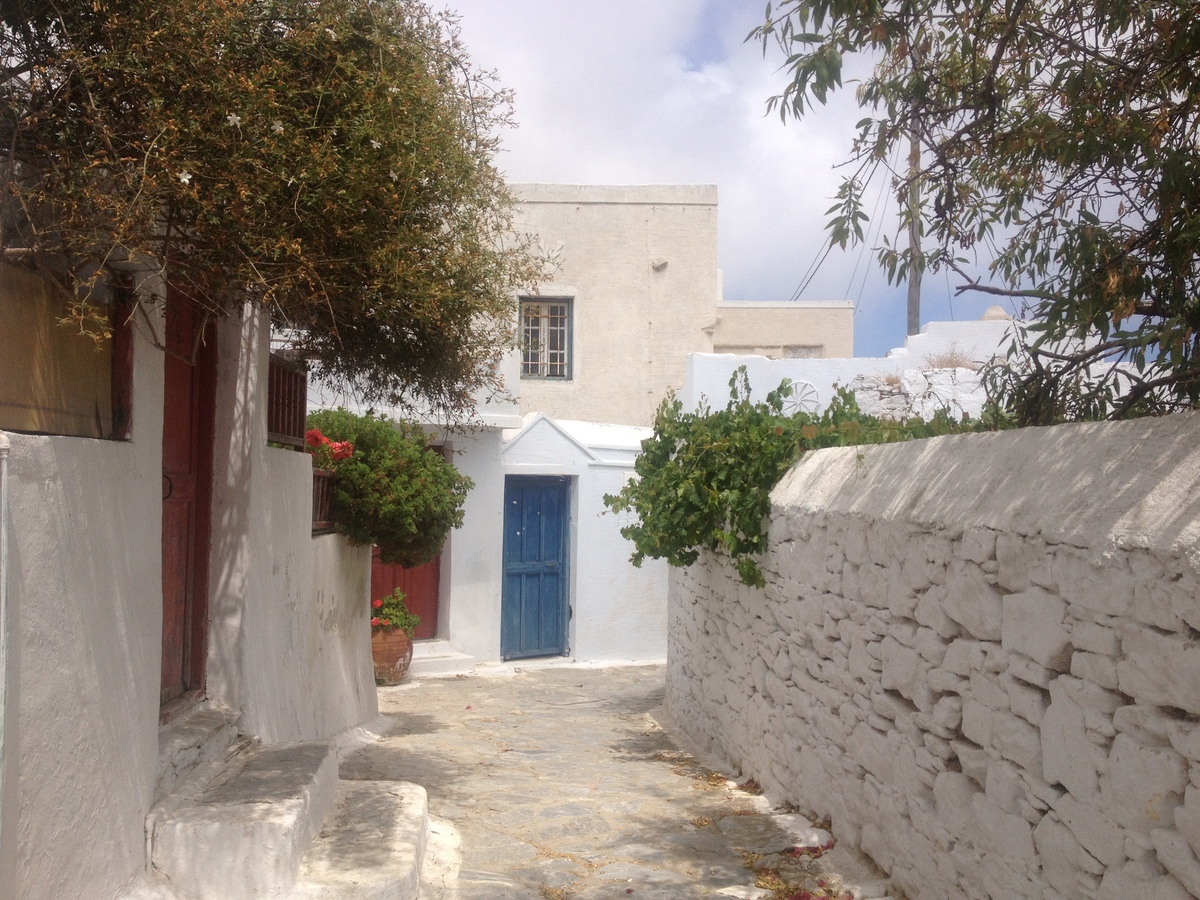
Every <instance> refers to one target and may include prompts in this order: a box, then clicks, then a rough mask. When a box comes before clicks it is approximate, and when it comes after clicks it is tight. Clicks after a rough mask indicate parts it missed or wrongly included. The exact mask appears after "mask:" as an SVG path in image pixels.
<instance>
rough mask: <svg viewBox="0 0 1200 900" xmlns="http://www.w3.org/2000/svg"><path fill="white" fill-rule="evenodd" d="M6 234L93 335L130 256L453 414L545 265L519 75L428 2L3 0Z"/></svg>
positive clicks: (352, 376) (0, 225) (403, 399)
mask: <svg viewBox="0 0 1200 900" xmlns="http://www.w3.org/2000/svg"><path fill="white" fill-rule="evenodd" d="M0 19H2V24H0V49H2V51H3V53H2V58H3V60H4V66H5V69H6V78H5V79H4V82H3V85H2V86H0V179H2V187H3V193H2V195H0V200H2V208H0V229H2V231H0V245H2V248H3V252H4V259H5V260H6V261H9V262H19V263H21V264H25V265H29V266H31V267H34V268H36V269H37V270H38V271H40V272H42V273H43V274H44V275H46V277H48V278H50V279H52V280H53V281H54V283H56V284H58V285H59V286H60V287H61V288H62V289H63V291H64V292H65V293H66V295H67V296H69V297H70V298H71V303H70V318H71V319H72V320H73V321H74V323H75V324H76V325H77V326H78V327H81V328H84V329H90V330H93V331H96V332H98V333H102V332H103V331H104V329H106V328H107V323H108V316H107V312H106V311H105V310H104V309H103V308H102V302H101V301H102V300H103V286H104V285H105V284H106V283H107V282H108V281H109V280H110V278H111V275H112V273H113V272H114V271H120V270H122V269H125V268H128V266H129V265H130V264H131V263H134V264H139V265H143V266H146V265H151V266H153V267H155V268H156V269H159V270H161V271H162V273H163V275H164V277H165V278H166V279H167V280H168V281H169V283H170V285H171V288H172V289H173V290H174V291H176V292H179V293H181V294H184V295H186V296H188V297H190V298H192V299H193V300H194V301H196V302H198V303H200V304H201V305H202V306H203V307H204V308H206V309H208V310H210V311H211V312H213V313H214V314H216V315H228V314H230V313H232V312H235V311H238V310H240V309H241V308H242V306H243V305H244V304H245V303H246V302H248V301H249V302H254V303H260V304H263V305H265V306H266V307H268V308H269V309H270V311H271V315H272V318H273V321H274V322H275V323H276V326H277V327H279V328H283V329H287V330H288V331H289V333H290V334H291V335H292V336H293V337H294V339H295V343H296V345H297V347H298V349H300V350H301V351H303V352H304V353H305V354H306V355H308V356H309V358H310V360H311V362H312V365H313V368H314V369H315V370H316V372H317V373H318V374H319V375H322V376H324V377H327V378H332V379H337V380H339V381H344V382H347V383H348V386H349V387H351V388H352V389H354V390H356V391H357V392H358V394H359V395H360V396H361V397H363V398H364V399H365V400H368V401H382V402H389V403H395V404H398V405H401V406H410V407H411V406H414V405H417V404H420V405H422V406H426V407H432V408H433V409H435V410H437V411H441V412H448V413H461V412H463V410H465V409H467V408H468V407H469V405H470V397H471V393H472V391H474V390H475V389H477V388H479V387H481V386H483V385H485V384H487V383H489V382H491V381H492V380H493V379H494V378H495V375H494V373H493V366H492V363H493V361H494V359H495V357H496V355H497V354H498V353H499V352H500V351H501V350H502V349H503V348H504V347H506V346H507V345H508V344H509V343H510V342H511V333H510V332H511V322H512V321H513V314H512V309H511V304H512V297H513V292H514V288H518V287H520V286H522V285H524V284H527V283H529V282H530V281H531V280H532V276H533V273H534V266H533V264H532V258H531V255H530V254H529V252H528V244H527V242H524V241H522V240H519V239H516V238H514V237H513V236H512V232H511V219H510V205H511V202H512V201H511V198H510V195H509V194H508V191H507V189H506V187H505V185H504V183H503V180H502V178H501V176H500V174H499V172H498V171H497V170H496V168H495V166H494V164H493V157H494V154H495V152H496V149H497V139H498V138H497V132H498V129H499V128H501V127H503V126H505V125H507V124H510V116H511V107H510V104H509V99H510V98H509V95H508V94H507V93H506V92H505V91H502V90H500V89H499V88H498V87H497V86H496V84H495V81H494V78H493V76H492V75H491V74H490V73H486V72H481V71H479V70H477V69H476V68H474V67H473V66H472V65H471V64H470V62H469V59H468V57H467V54H466V52H465V50H464V48H463V46H462V44H461V42H460V40H459V34H458V30H457V26H456V23H455V21H454V19H453V18H452V17H449V16H447V15H444V14H442V15H437V14H434V13H432V12H431V11H430V10H429V9H428V8H427V7H426V6H425V5H424V4H423V3H421V2H419V0H398V2H389V3H380V2H375V0H272V2H265V0H193V2H189V3H186V4H175V3H162V2H159V0H55V2H39V0H2V2H0Z"/></svg>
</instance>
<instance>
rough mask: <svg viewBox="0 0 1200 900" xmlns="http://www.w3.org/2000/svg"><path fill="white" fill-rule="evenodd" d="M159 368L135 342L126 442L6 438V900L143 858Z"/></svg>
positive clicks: (117, 870)
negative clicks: (131, 437) (130, 419)
mask: <svg viewBox="0 0 1200 900" xmlns="http://www.w3.org/2000/svg"><path fill="white" fill-rule="evenodd" d="M159 331H160V333H161V327H160V328H159ZM161 372H162V356H161V354H160V353H158V351H156V350H154V349H153V348H152V347H150V346H149V344H147V343H146V342H144V341H137V342H136V343H135V347H134V384H133V422H134V429H135V431H134V438H135V439H134V440H133V441H130V442H113V441H101V440H91V439H86V438H69V437H44V436H35V435H23V434H10V435H9V437H10V439H11V441H12V455H11V457H10V459H9V476H10V479H11V483H10V488H9V515H10V520H9V548H8V549H9V557H8V561H9V571H8V590H9V597H8V601H9V607H8V608H9V615H10V617H11V618H10V621H9V634H10V641H11V644H10V658H9V666H10V672H9V693H8V696H7V705H8V711H9V716H8V722H7V726H6V730H5V746H4V751H5V755H6V762H7V763H8V766H7V772H6V778H5V783H4V785H5V797H4V798H3V802H4V840H5V844H6V845H7V846H6V847H5V848H4V865H2V866H0V896H3V897H6V898H7V897H19V898H23V900H26V898H27V900H35V898H36V900H42V898H45V900H58V898H92V897H96V898H103V897H112V896H114V895H115V894H116V892H117V890H118V889H119V888H120V887H121V886H122V885H123V884H124V883H125V882H126V881H127V880H128V879H129V878H130V877H132V875H133V874H134V873H135V872H137V871H139V870H140V869H141V867H142V860H143V856H144V851H145V816H146V811H147V810H148V809H149V807H150V802H151V800H152V794H153V790H154V779H155V773H156V770H157V765H158V685H159V668H160V663H161V657H162V651H161V647H162V568H161V565H160V547H161V543H162V542H161V536H160V529H161V521H162V515H161V508H162V455H161V445H162V442H161V434H162V409H163V394H162V378H161ZM156 435H157V436H158V437H156ZM148 509H149V510H152V511H153V510H159V511H160V512H158V513H157V515H147V514H146V511H147V510H148ZM14 726H15V727H14ZM14 763H15V765H14Z"/></svg>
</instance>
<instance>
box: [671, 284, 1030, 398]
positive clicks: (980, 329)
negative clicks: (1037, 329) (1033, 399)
mask: <svg viewBox="0 0 1200 900" xmlns="http://www.w3.org/2000/svg"><path fill="white" fill-rule="evenodd" d="M1020 326H1021V323H1019V322H1014V321H1013V320H1012V319H1010V318H1009V317H1008V316H1007V315H1005V314H1004V312H1003V310H1001V309H1000V308H999V307H992V308H991V309H989V310H988V311H987V312H986V313H985V314H984V316H983V318H982V319H980V320H978V321H972V322H930V323H928V324H927V325H925V326H924V327H923V328H922V329H921V333H920V334H916V335H913V336H911V337H909V338H907V339H906V340H905V342H904V346H903V347H899V348H897V349H895V350H892V351H890V352H889V353H888V354H887V356H878V357H852V358H844V359H803V358H799V359H795V358H794V359H768V358H767V357H766V356H762V355H734V354H705V353H694V354H691V355H690V356H689V357H688V362H687V382H686V385H685V386H684V388H683V390H681V391H680V392H679V396H680V399H681V400H682V401H683V405H684V408H685V409H697V408H698V407H699V406H700V405H701V404H702V403H708V405H710V406H712V407H715V408H719V407H723V406H724V405H725V401H726V398H727V397H728V396H729V379H730V377H731V376H732V375H733V373H734V372H735V371H736V370H737V369H738V368H739V367H741V366H745V367H746V373H747V376H748V378H749V380H750V387H751V390H752V399H754V400H756V401H762V400H765V399H766V396H767V394H768V392H770V391H773V390H774V389H775V388H777V387H778V386H779V384H780V382H781V381H783V380H784V379H785V378H787V379H789V380H791V382H792V384H793V397H792V400H791V401H790V403H789V406H788V408H789V409H792V410H803V411H806V412H821V411H822V410H824V409H825V408H826V407H827V406H829V403H830V401H831V400H832V399H833V397H834V394H835V392H836V391H837V389H838V388H839V387H842V388H851V389H853V390H854V391H855V396H856V398H857V399H858V403H859V406H860V407H861V408H862V410H863V412H865V413H868V414H871V415H879V416H884V417H899V416H903V415H914V414H915V415H919V416H922V417H928V416H930V415H932V414H933V412H934V411H935V410H937V409H939V408H945V409H947V410H949V411H950V413H951V414H952V415H954V416H956V417H957V416H960V415H962V414H963V413H967V414H968V415H971V416H978V415H979V413H980V412H981V411H982V409H983V404H984V402H985V399H986V398H985V396H984V391H983V385H982V382H981V379H980V377H979V370H980V369H981V368H982V367H983V366H984V365H985V364H986V363H988V362H989V361H991V360H992V359H994V358H997V357H1000V358H1003V357H1004V356H1005V355H1006V354H1007V352H1008V348H1009V346H1010V344H1011V343H1012V341H1013V338H1014V336H1015V330H1016V329H1018V328H1020Z"/></svg>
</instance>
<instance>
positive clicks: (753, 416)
mask: <svg viewBox="0 0 1200 900" xmlns="http://www.w3.org/2000/svg"><path fill="white" fill-rule="evenodd" d="M791 390H792V389H791V384H790V383H789V382H788V381H786V380H785V381H784V382H783V383H782V384H780V385H779V387H778V388H776V389H775V390H774V391H772V392H771V393H770V394H768V395H767V399H766V402H764V403H751V402H750V382H749V379H748V377H747V375H746V369H745V367H744V366H743V367H741V368H739V369H738V370H737V371H736V372H735V373H734V374H733V377H732V378H730V380H729V404H728V405H727V406H726V407H725V409H723V410H718V411H716V412H713V411H711V410H710V409H709V408H708V407H707V406H703V407H701V408H700V409H699V410H697V411H696V412H694V413H685V412H684V411H683V404H682V403H681V402H680V401H679V400H678V399H676V398H675V397H674V396H673V395H669V396H668V397H667V398H666V399H665V400H664V401H663V402H662V404H661V405H660V406H659V408H658V412H657V413H656V415H655V419H654V434H653V435H651V436H650V437H648V438H646V440H644V441H642V452H641V455H640V456H638V459H637V462H636V463H635V466H634V468H635V471H636V472H637V475H638V478H637V479H634V480H631V481H630V482H629V483H627V484H626V485H625V487H624V488H623V489H622V490H621V492H620V493H619V494H607V495H605V497H604V502H605V504H606V505H607V506H608V507H609V508H610V509H612V510H613V511H614V512H631V513H633V514H634V515H636V516H637V518H638V521H637V522H635V523H633V524H630V525H627V526H625V527H623V528H622V529H621V534H622V535H624V537H626V538H627V539H628V540H630V541H632V542H633V545H634V552H633V555H632V556H631V558H630V560H631V562H632V563H633V564H634V565H635V566H640V565H641V564H642V562H643V561H644V560H645V559H646V558H647V557H650V558H652V559H665V560H666V561H667V562H668V563H669V564H670V565H672V566H679V567H683V566H690V565H691V564H692V563H694V562H695V561H696V559H697V558H698V557H699V555H700V551H701V550H705V549H707V550H716V551H724V552H726V553H728V554H729V556H730V557H731V558H732V559H733V561H734V564H735V565H736V566H737V571H738V575H739V576H740V577H741V579H742V581H744V582H745V583H746V584H749V585H754V586H756V587H762V585H763V583H764V582H763V575H762V570H761V569H760V568H759V566H758V562H757V559H756V557H758V556H759V555H760V554H761V553H762V552H763V551H764V550H766V549H767V529H766V526H767V517H768V515H769V514H770V511H771V498H770V494H771V489H772V488H773V487H774V486H775V485H776V483H777V482H778V481H779V479H780V478H782V477H783V474H784V473H785V472H786V471H787V470H788V469H789V468H790V467H791V465H792V463H794V462H795V461H796V460H797V459H799V458H800V455H801V454H802V453H803V452H804V451H805V450H814V449H818V448H821V447H841V446H856V445H860V444H879V443H887V442H894V441H907V440H913V439H915V438H923V437H933V436H936V435H942V434H952V433H955V432H964V431H982V430H988V429H991V428H993V427H995V425H994V422H993V420H992V419H989V418H985V420H983V421H966V420H964V421H963V422H955V421H953V420H952V419H951V418H950V416H949V415H948V414H947V413H945V412H939V413H938V414H937V415H935V416H934V417H933V418H931V419H930V420H929V421H928V422H924V421H922V420H920V419H915V418H914V419H908V420H906V421H904V422H891V421H886V420H881V419H877V418H875V417H874V416H867V415H864V414H863V413H862V412H861V411H860V410H859V408H858V403H857V402H856V401H855V399H854V394H853V393H851V392H850V391H848V390H845V389H844V388H843V389H841V390H839V391H838V393H837V396H836V397H835V398H834V400H833V402H832V403H831V404H830V405H829V408H828V409H826V410H825V412H823V413H822V414H821V415H819V416H812V415H809V414H807V413H797V414H795V415H785V414H784V413H783V402H784V400H785V399H786V398H787V397H788V396H789V395H790V394H791Z"/></svg>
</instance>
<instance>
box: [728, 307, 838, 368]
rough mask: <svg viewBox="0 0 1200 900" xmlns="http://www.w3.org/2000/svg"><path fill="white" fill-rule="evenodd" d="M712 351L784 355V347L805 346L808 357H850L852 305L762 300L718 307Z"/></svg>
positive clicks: (769, 355) (772, 356) (774, 357)
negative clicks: (808, 350) (807, 350)
mask: <svg viewBox="0 0 1200 900" xmlns="http://www.w3.org/2000/svg"><path fill="white" fill-rule="evenodd" d="M712 340H713V352H714V353H735V354H752V355H761V356H768V357H771V358H773V359H779V358H782V357H785V356H787V352H786V351H787V349H788V348H800V347H803V348H809V349H811V350H812V355H813V356H816V357H822V358H842V357H849V356H853V355H854V304H853V303H851V302H849V301H844V300H838V301H830V302H820V301H813V302H786V301H780V302H764V303H751V302H747V301H743V300H733V301H724V302H721V303H718V304H717V325H716V328H715V329H714V330H713V338H712Z"/></svg>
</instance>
